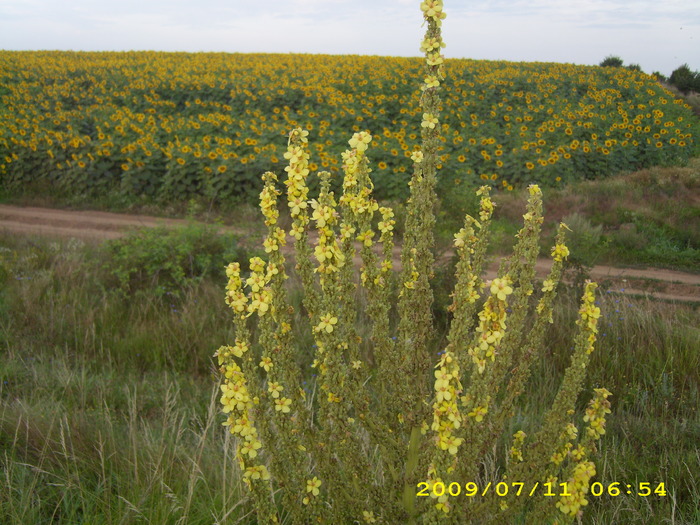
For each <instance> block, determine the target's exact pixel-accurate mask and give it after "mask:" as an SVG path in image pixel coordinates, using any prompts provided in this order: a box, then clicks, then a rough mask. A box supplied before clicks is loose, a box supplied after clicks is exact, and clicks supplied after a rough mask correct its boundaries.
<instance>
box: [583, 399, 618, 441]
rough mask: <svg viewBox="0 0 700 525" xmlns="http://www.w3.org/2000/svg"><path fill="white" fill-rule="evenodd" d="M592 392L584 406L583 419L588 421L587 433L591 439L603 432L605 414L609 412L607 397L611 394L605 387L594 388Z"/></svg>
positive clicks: (597, 437) (598, 436) (596, 437)
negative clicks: (589, 399) (593, 393)
mask: <svg viewBox="0 0 700 525" xmlns="http://www.w3.org/2000/svg"><path fill="white" fill-rule="evenodd" d="M594 392H595V395H594V397H593V399H592V400H591V402H590V403H589V405H588V408H586V415H585V416H583V420H584V421H585V422H587V423H588V427H587V428H586V432H587V434H588V435H589V436H590V437H591V438H592V439H599V438H600V437H601V436H602V435H603V434H605V415H606V414H609V413H610V401H608V397H609V396H611V395H612V394H611V393H610V392H608V390H606V389H605V388H596V389H595V390H594Z"/></svg>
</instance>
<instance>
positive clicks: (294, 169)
mask: <svg viewBox="0 0 700 525" xmlns="http://www.w3.org/2000/svg"><path fill="white" fill-rule="evenodd" d="M308 134H309V132H308V131H306V130H302V129H301V128H296V129H294V130H293V131H292V132H291V133H290V134H289V143H288V145H287V151H286V152H285V154H284V158H285V159H286V160H287V161H288V162H289V164H288V165H287V166H286V167H285V168H284V171H286V172H287V179H286V180H285V181H284V183H285V184H286V186H287V200H288V204H289V210H290V215H291V216H292V220H293V223H292V229H291V231H290V232H289V234H290V235H291V236H292V237H294V238H295V239H296V240H300V239H301V236H302V234H303V232H304V231H305V229H306V227H307V225H308V223H309V216H308V213H307V212H306V210H307V208H308V203H307V198H308V195H309V188H308V187H307V186H306V179H307V177H308V176H309V153H308V152H307V151H306V149H305V148H304V145H305V144H307V143H308V139H307V138H306V137H307V135H308Z"/></svg>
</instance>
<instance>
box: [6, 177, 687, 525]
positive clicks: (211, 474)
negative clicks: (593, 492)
mask: <svg viewBox="0 0 700 525" xmlns="http://www.w3.org/2000/svg"><path fill="white" fill-rule="evenodd" d="M692 166H695V167H696V166H697V164H693V165H692ZM686 170H690V171H680V172H679V171H677V170H675V171H674V169H667V170H661V169H657V170H651V171H648V172H640V173H636V174H632V175H630V176H629V177H628V178H627V179H625V180H624V181H620V182H619V183H625V184H626V187H629V188H631V190H630V193H629V194H627V195H625V196H621V195H620V192H619V191H617V190H616V189H615V188H616V186H615V185H616V184H618V182H616V179H608V180H606V181H602V182H600V183H599V184H598V185H596V184H594V183H583V184H584V185H585V187H586V188H588V190H584V189H583V188H584V186H580V187H578V188H576V187H573V188H571V189H570V190H566V189H564V190H561V192H560V193H557V194H553V195H552V199H551V203H552V205H551V206H552V213H553V214H554V215H557V213H559V214H564V213H569V212H570V211H576V212H578V213H580V214H582V215H583V216H585V217H587V218H588V220H590V221H594V220H597V218H600V220H601V221H603V222H605V221H607V222H606V223H605V224H606V229H607V230H608V231H609V232H613V233H614V232H615V231H616V230H615V228H616V227H618V228H619V226H620V222H619V219H616V218H617V217H619V214H618V215H616V214H615V213H613V210H615V209H618V208H625V207H628V206H630V205H631V204H632V203H633V202H637V203H638V202H639V201H638V199H637V198H636V197H635V196H634V195H635V194H634V191H636V190H634V188H635V187H636V186H634V184H631V183H633V182H634V181H642V183H640V184H639V188H640V190H639V191H641V189H643V188H648V187H649V186H648V184H647V183H646V181H647V180H648V179H650V178H651V179H653V180H654V181H655V183H656V184H657V185H658V186H655V190H654V191H655V192H656V193H655V194H658V195H659V197H661V195H663V192H662V191H661V190H660V189H659V188H666V189H667V191H670V192H671V197H672V198H674V199H676V201H677V202H681V203H683V202H685V203H686V204H685V205H680V209H685V208H684V206H687V207H688V209H692V202H693V201H692V199H693V198H697V191H698V186H697V173H695V175H693V171H692V170H693V167H691V168H686ZM664 181H665V182H664ZM669 188H671V189H669ZM585 191H588V192H590V193H589V194H588V197H591V196H592V195H604V196H606V200H603V199H602V198H600V199H597V200H596V199H593V198H584V197H585V196H586V193H585ZM674 192H675V193H674ZM683 195H685V196H683ZM693 195H694V196H695V197H692V196H693ZM577 196H578V197H581V199H580V200H581V203H580V205H575V204H572V202H574V203H575V202H577V201H576V197H577ZM582 196H583V197H582ZM625 199H627V200H625ZM545 202H548V199H547V195H545ZM601 202H604V203H605V205H602V204H600V203H601ZM656 202H657V206H660V207H661V208H663V206H665V204H663V199H661V198H658V199H656ZM499 204H500V208H501V209H500V210H499V211H500V213H501V221H502V223H501V226H500V227H501V228H503V230H504V231H508V230H509V228H514V226H513V225H514V221H516V220H517V218H518V217H519V215H520V214H521V213H522V210H521V209H520V206H521V203H520V201H519V200H518V195H516V194H508V195H504V196H503V198H502V199H501V201H500V202H499ZM636 209H637V211H638V213H639V217H641V218H644V219H643V221H642V223H646V222H649V220H648V219H646V217H649V216H651V215H653V213H655V209H656V208H655V205H651V204H649V205H648V206H647V207H643V206H641V204H639V206H638V207H637V208H636ZM557 210H561V211H559V212H557ZM564 210H567V211H566V212H565V211H564ZM555 218H558V217H552V219H555ZM640 220H642V219H640ZM694 220H697V217H695V219H694ZM615 221H617V222H615ZM682 226H683V225H682V224H678V225H677V230H678V231H679V232H683V231H685V230H684V228H683V227H682ZM670 227H671V226H670V225H669V228H670ZM664 228H665V226H664ZM664 228H661V227H659V230H660V231H661V230H664ZM664 231H665V230H664ZM613 233H610V235H613ZM686 233H687V235H689V236H691V237H692V233H688V232H686ZM691 237H689V238H688V239H687V245H688V246H690V247H693V249H695V250H696V249H697V244H695V243H696V240H695V239H693V238H691ZM184 239H189V240H188V241H187V242H185V240H184ZM141 243H142V244H135V245H133V246H131V247H129V245H128V244H122V245H120V246H121V247H120V248H117V247H115V246H116V245H112V247H110V245H104V244H101V245H99V244H91V243H87V244H85V243H82V242H80V241H75V240H71V241H63V240H42V239H38V238H30V237H27V238H22V237H16V236H14V237H8V236H4V237H3V238H2V239H1V240H0V279H1V283H2V288H1V292H0V343H1V344H2V352H0V403H1V408H0V443H1V444H2V447H0V449H2V456H0V465H1V467H0V473H1V475H2V478H3V483H2V485H1V488H0V517H1V518H2V522H3V523H8V524H17V525H20V524H22V525H24V524H27V523H32V524H40V523H47V524H48V523H66V524H68V523H70V524H73V523H91V524H99V523H105V524H117V523H138V522H141V521H143V522H146V523H168V524H169V523H173V524H175V523H182V524H197V523H202V524H204V523H254V518H253V517H252V515H251V511H252V507H251V504H250V501H249V500H248V499H247V495H246V494H247V492H246V491H245V490H244V489H245V487H243V486H242V483H241V481H240V479H239V474H238V472H237V469H236V467H235V462H234V460H233V458H232V454H233V450H234V449H233V445H232V439H229V438H228V433H227V432H225V431H224V430H223V428H222V427H221V426H220V423H221V422H222V417H221V416H220V415H219V413H218V410H219V409H218V406H217V403H218V399H217V398H218V389H217V388H218V387H217V385H216V376H215V374H214V365H213V360H212V358H211V355H212V353H213V351H214V350H215V349H216V348H217V347H218V346H219V345H221V344H225V343H228V342H230V341H232V340H233V333H232V325H231V322H230V316H229V312H228V311H227V308H226V307H225V305H224V304H223V293H222V290H223V283H224V279H225V277H224V275H223V270H222V268H221V266H222V265H221V260H222V258H226V257H230V256H231V254H232V253H234V251H235V250H236V249H237V250H238V252H237V256H238V257H245V256H246V252H245V251H244V250H243V249H242V248H241V247H240V246H237V245H235V241H234V240H232V239H230V238H229V239H223V238H219V237H218V236H217V235H215V234H214V233H213V232H212V230H211V229H207V228H203V227H199V228H198V227H190V229H189V231H187V232H182V231H181V232H177V231H176V232H175V233H173V237H172V238H167V239H164V240H163V244H168V243H177V244H178V245H183V246H190V250H192V252H193V253H198V254H200V255H201V254H202V253H203V252H204V253H208V254H209V255H210V257H209V259H207V260H206V261H204V262H203V263H202V265H201V266H198V267H197V268H196V269H193V268H194V267H190V269H191V271H190V272H189V273H188V272H185V274H184V277H183V278H182V279H181V280H168V279H167V276H163V275H160V276H158V277H157V278H153V274H149V273H148V272H147V271H146V272H145V273H144V274H143V275H141V276H140V277H139V276H135V277H133V276H132V277H133V279H131V280H129V285H128V286H126V287H125V286H124V285H123V283H122V281H120V278H119V270H120V269H123V268H128V267H129V265H130V264H131V263H133V262H134V261H136V257H137V256H138V257H140V259H138V260H139V261H140V263H139V264H140V265H141V267H143V268H147V261H148V260H149V257H151V258H152V259H151V260H152V261H156V260H157V257H158V246H156V245H155V244H156V243H154V244H153V247H152V249H151V250H149V249H148V247H147V246H146V245H145V244H143V241H141ZM188 243H189V244H188ZM630 253H632V254H635V253H636V254H640V253H642V254H643V253H645V252H644V251H643V250H641V251H640V250H637V251H636V252H635V251H634V250H632V251H631V252H630ZM603 255H605V254H603ZM617 255H619V254H617V253H616V252H608V253H607V255H605V256H606V257H609V258H610V259H612V260H614V259H615V257H616V256H617ZM691 255H692V254H691ZM144 261H146V262H144ZM687 261H691V262H692V261H695V263H697V252H695V255H693V257H691V258H688V259H687ZM668 264H669V265H671V266H672V261H670V260H669V261H668ZM681 266H683V267H685V266H687V265H686V264H685V263H684V264H682V265H681ZM173 271H174V269H173ZM120 283H121V284H120ZM438 284H439V283H438ZM438 301H439V302H438V304H437V305H436V314H437V313H439V311H441V310H442V309H444V307H445V306H446V304H444V302H443V303H440V301H441V299H440V296H439V295H438ZM599 304H600V307H601V309H602V312H603V316H604V317H603V320H602V323H601V330H600V341H599V343H598V345H597V346H598V350H597V351H596V352H595V353H594V354H593V361H592V364H591V367H590V373H589V377H588V380H587V383H586V386H585V390H586V391H590V390H591V389H592V388H595V387H598V386H603V385H604V386H605V387H606V388H608V390H610V391H611V392H613V397H612V398H611V400H612V403H613V405H612V407H613V413H612V415H611V416H610V418H609V423H608V429H607V435H606V436H605V437H604V439H602V440H601V442H600V455H599V457H598V458H597V460H596V463H597V466H598V468H597V470H598V474H597V476H596V477H595V478H594V481H598V482H601V483H603V484H604V485H605V486H607V485H609V484H610V483H613V482H620V483H621V484H622V485H623V486H625V485H626V484H630V485H632V487H633V488H634V487H638V486H639V484H640V483H650V484H651V486H652V488H657V487H658V486H659V484H661V483H663V486H664V487H665V489H666V494H665V495H663V496H661V495H657V494H652V495H650V496H648V497H642V496H638V495H636V494H634V493H633V494H630V495H628V494H626V491H625V490H623V492H622V494H620V495H619V496H616V497H612V496H601V497H592V498H590V499H591V503H590V505H589V507H588V508H587V512H586V514H585V515H584V516H585V517H584V523H595V524H601V525H602V524H606V525H607V524H610V523H637V524H650V523H659V524H661V523H676V524H691V523H697V522H698V521H700V514H699V512H698V509H699V508H700V476H699V475H698V474H699V473H700V449H699V448H698V443H700V414H699V413H698V402H699V401H700V400H699V399H698V392H699V391H700V372H699V370H700V355H699V354H698V352H697V349H698V347H697V341H698V339H699V338H700V332H699V331H698V326H700V310H699V309H698V305H697V304H686V305H682V304H671V303H664V302H654V301H650V300H635V299H630V298H627V297H624V296H620V295H616V294H612V293H603V294H602V295H601V297H600V299H599ZM576 310H577V298H576V292H575V291H574V290H571V289H565V290H563V291H562V294H561V296H560V307H559V308H558V309H557V310H556V316H557V319H555V323H556V324H555V326H560V327H568V328H563V329H562V330H558V331H553V332H552V333H550V334H549V335H548V342H547V348H548V351H547V359H546V360H545V361H544V362H543V363H542V364H541V365H540V368H538V369H537V370H536V371H535V372H534V374H533V377H532V380H531V381H532V384H531V388H532V389H533V390H534V389H537V390H538V391H542V390H544V391H545V392H548V394H547V396H549V398H546V396H545V398H537V399H534V398H528V397H527V396H525V398H524V399H523V401H522V403H521V404H520V405H519V406H518V408H517V410H518V414H519V415H517V416H516V417H517V418H519V421H520V424H521V425H522V428H524V429H528V428H530V427H535V426H536V425H537V423H538V418H539V417H541V415H542V414H543V412H544V410H545V409H546V408H547V407H548V406H549V404H550V400H551V397H552V396H553V395H554V394H555V392H556V390H555V389H556V386H557V385H558V383H559V380H560V378H561V375H562V373H563V370H564V369H565V367H566V366H567V362H566V358H565V357H563V356H566V355H568V345H569V341H570V340H571V338H572V333H570V332H571V331H573V329H574V328H573V327H574V324H573V321H574V318H575V315H576ZM435 344H436V348H437V347H438V346H439V345H440V342H439V341H436V342H435ZM440 347H441V346H440ZM306 358H309V356H304V355H303V354H300V360H301V361H304V359H306ZM305 373H306V374H308V380H309V382H310V384H311V381H312V376H311V373H312V369H310V368H307V369H306V372H305ZM581 403H584V400H583V399H582V400H581ZM581 406H582V405H581Z"/></svg>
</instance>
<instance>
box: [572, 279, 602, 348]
mask: <svg viewBox="0 0 700 525" xmlns="http://www.w3.org/2000/svg"><path fill="white" fill-rule="evenodd" d="M597 287H598V285H597V284H596V283H592V282H587V283H586V288H585V290H584V294H583V298H582V301H581V307H580V308H579V317H578V319H577V320H576V324H578V325H579V326H585V328H587V331H588V341H587V345H588V347H587V349H586V352H587V353H589V354H590V353H591V352H593V348H594V344H595V341H596V334H597V333H598V319H600V308H598V307H597V306H596V304H595V289H596V288H597Z"/></svg>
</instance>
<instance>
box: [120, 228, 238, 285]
mask: <svg viewBox="0 0 700 525" xmlns="http://www.w3.org/2000/svg"><path fill="white" fill-rule="evenodd" d="M107 249H108V251H109V253H110V255H111V256H110V257H109V259H108V263H107V264H108V271H109V272H110V273H111V274H112V276H113V277H114V278H115V279H116V280H117V282H118V288H119V289H120V290H121V291H122V292H123V293H124V294H126V295H130V294H134V293H139V292H141V291H144V290H154V291H155V293H156V295H159V296H162V295H165V294H171V295H175V296H179V295H181V293H182V292H183V291H184V289H185V288H186V287H188V286H190V285H191V284H194V283H195V282H198V281H200V280H201V279H202V278H203V277H205V276H209V275H214V274H215V273H216V272H217V271H222V270H221V268H223V267H224V266H226V262H227V261H230V260H231V259H232V258H237V257H239V256H241V255H244V253H242V250H241V249H240V248H239V246H238V243H237V238H236V237H235V236H234V235H232V234H220V233H219V232H218V231H217V228H216V227H214V226H210V225H201V224H196V223H194V222H192V223H190V224H188V225H187V226H184V227H180V228H167V227H165V226H161V227H158V228H144V229H140V230H136V231H133V232H131V233H129V234H128V235H127V236H126V237H124V238H122V239H116V240H112V241H109V243H108V245H107ZM222 275H223V272H222Z"/></svg>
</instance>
